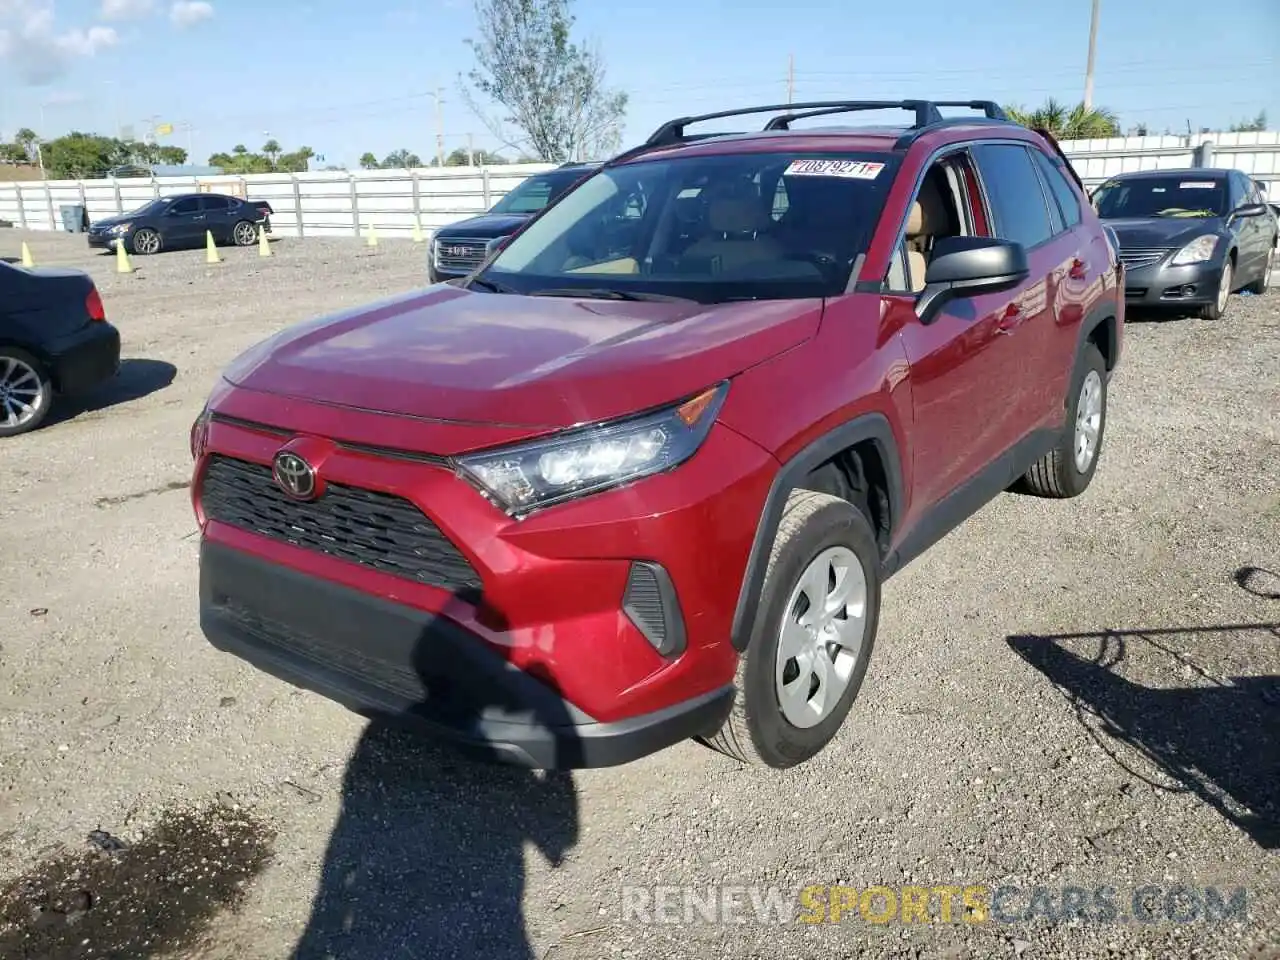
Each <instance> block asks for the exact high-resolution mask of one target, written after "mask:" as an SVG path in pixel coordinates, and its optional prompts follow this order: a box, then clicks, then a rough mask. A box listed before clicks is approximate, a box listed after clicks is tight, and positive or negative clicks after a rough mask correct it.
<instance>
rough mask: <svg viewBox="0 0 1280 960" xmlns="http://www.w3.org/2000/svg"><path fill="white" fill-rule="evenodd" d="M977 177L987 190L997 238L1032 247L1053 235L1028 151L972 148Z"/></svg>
mask: <svg viewBox="0 0 1280 960" xmlns="http://www.w3.org/2000/svg"><path fill="white" fill-rule="evenodd" d="M973 156H974V159H975V160H976V161H977V164H978V174H979V176H981V177H982V182H983V184H984V185H985V186H986V188H987V198H988V199H989V201H990V203H991V212H992V213H993V214H994V215H995V221H996V222H995V233H996V236H998V237H1000V238H1001V239H1004V240H1012V241H1014V242H1015V243H1020V244H1022V245H1023V246H1024V247H1034V246H1037V245H1039V244H1041V243H1044V242H1045V241H1046V240H1048V239H1049V238H1050V237H1052V236H1053V227H1052V225H1051V224H1050V221H1049V210H1048V208H1047V207H1046V206H1045V196H1044V191H1043V190H1041V188H1040V179H1039V178H1038V177H1037V176H1036V171H1035V168H1034V167H1032V165H1031V163H1032V161H1031V155H1030V154H1029V153H1028V152H1027V148H1026V147H1023V146H1020V145H1018V144H1015V143H999V144H996V143H984V144H980V145H978V146H975V147H974V148H973Z"/></svg>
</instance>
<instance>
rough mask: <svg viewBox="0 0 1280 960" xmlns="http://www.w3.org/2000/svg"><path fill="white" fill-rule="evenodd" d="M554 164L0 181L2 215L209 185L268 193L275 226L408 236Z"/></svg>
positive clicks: (104, 210) (92, 207)
mask: <svg viewBox="0 0 1280 960" xmlns="http://www.w3.org/2000/svg"><path fill="white" fill-rule="evenodd" d="M554 167H555V165H554V164H548V163H538V164H510V165H503V166H497V167H487V168H485V167H446V168H444V169H443V170H442V169H439V168H429V169H421V170H360V171H353V172H350V173H348V172H347V171H334V172H327V171H321V172H315V173H298V174H288V173H262V174H252V175H249V176H244V177H233V176H223V177H157V178H155V179H151V180H148V179H143V178H126V179H120V180H37V181H27V182H20V183H2V182H0V220H8V221H10V222H11V223H13V224H14V226H17V227H26V228H27V229H31V230H52V229H59V230H60V229H62V215H61V208H62V207H63V206H65V205H81V206H84V207H85V208H86V210H87V211H88V214H89V220H90V222H92V221H95V220H100V219H102V218H103V217H114V216H116V215H117V214H121V213H125V212H127V211H129V210H135V209H137V208H138V207H140V206H142V205H143V204H144V203H146V202H147V201H148V200H151V199H153V198H155V197H163V196H171V195H173V194H178V193H192V192H194V191H196V190H198V189H210V190H213V191H216V192H219V193H230V194H236V195H239V196H247V197H248V198H249V199H250V200H266V201H267V202H268V203H270V204H271V208H272V210H274V211H275V212H274V214H273V215H272V217H271V229H272V232H274V233H277V234H283V235H285V236H293V237H351V236H363V235H364V234H365V233H366V232H367V231H368V229H369V227H370V226H372V227H373V228H374V229H375V230H376V231H377V233H378V235H379V236H389V237H396V236H401V237H408V236H411V235H412V233H413V224H414V220H415V218H416V219H417V220H418V222H419V223H420V224H421V226H422V229H423V230H424V231H425V232H427V233H428V234H430V232H431V231H432V230H434V229H436V228H438V227H442V226H445V225H446V224H449V223H453V222H454V221H456V220H461V219H463V218H464V217H468V216H474V215H475V214H477V213H481V212H483V211H485V210H487V209H489V207H491V206H493V204H494V203H496V202H497V201H498V200H499V198H501V197H502V196H503V195H504V194H505V193H507V192H508V191H509V190H511V188H512V187H515V186H516V185H517V184H519V183H520V182H521V181H522V180H524V179H525V178H526V177H528V176H530V175H531V174H534V173H541V172H542V171H544V170H551V169H554Z"/></svg>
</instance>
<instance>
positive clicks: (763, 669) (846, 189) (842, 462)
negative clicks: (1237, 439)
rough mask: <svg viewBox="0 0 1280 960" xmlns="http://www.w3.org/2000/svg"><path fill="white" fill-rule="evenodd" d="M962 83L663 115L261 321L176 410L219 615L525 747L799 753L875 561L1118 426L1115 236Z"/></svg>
mask: <svg viewBox="0 0 1280 960" xmlns="http://www.w3.org/2000/svg"><path fill="white" fill-rule="evenodd" d="M939 106H962V104H940V103H934V102H928V101H904V102H901V103H892V104H888V103H870V102H857V101H851V102H823V103H809V104H791V105H786V106H771V107H756V108H752V109H749V110H735V111H729V112H727V113H723V114H712V115H707V116H703V117H685V118H681V119H679V120H675V121H672V122H671V123H668V124H666V125H664V126H663V127H662V128H661V129H660V130H658V131H657V132H656V133H655V134H654V135H653V136H652V137H651V138H650V139H649V140H648V142H647V143H645V144H644V145H643V146H641V147H639V148H637V149H634V150H630V151H628V152H626V153H624V154H621V155H620V156H618V157H616V158H614V159H613V160H611V161H609V162H608V163H606V164H604V165H603V166H602V167H601V168H600V169H599V170H598V171H597V172H596V173H594V174H593V175H591V176H589V177H587V178H586V179H584V180H583V181H582V182H581V183H580V184H579V185H578V186H577V187H575V188H574V189H572V190H571V191H569V192H568V193H567V194H565V195H564V196H563V197H562V198H561V199H560V200H558V201H557V202H556V203H554V204H552V205H551V206H549V207H547V208H546V209H545V210H544V211H543V212H542V213H541V214H539V215H538V216H537V217H535V218H534V219H532V220H531V221H530V222H529V223H527V224H526V225H525V226H524V227H522V228H521V229H520V230H519V232H517V233H516V234H515V235H514V236H513V237H512V238H510V239H509V240H508V241H507V242H506V243H505V245H504V246H502V247H501V249H499V250H497V251H496V252H495V253H493V254H492V255H491V256H490V257H489V258H488V259H487V260H486V262H485V263H484V264H483V265H482V266H481V267H480V268H478V269H477V270H476V271H475V272H473V273H472V274H470V275H469V276H468V277H467V278H465V279H462V280H459V281H455V282H453V283H447V284H438V285H434V286H431V287H428V288H426V289H424V290H417V291H414V292H411V293H407V294H403V295H400V296H395V297H391V298H389V299H386V300H383V301H381V302H379V303H376V304H373V305H371V306H368V307H365V308H362V309H358V310H352V311H348V312H345V313H340V314H337V315H335V316H330V317H326V318H323V319H319V320H314V321H310V322H305V323H302V324H298V325H295V326H293V327H290V328H288V329H286V330H284V331H282V332H281V333H279V334H277V335H276V336H273V337H271V338H269V339H268V340H266V341H265V342H263V343H261V344H259V345H258V346H256V347H254V348H252V349H250V350H249V351H248V352H246V353H245V354H244V355H242V356H241V357H239V358H238V359H237V360H235V361H234V362H233V363H232V364H231V365H230V367H229V368H228V369H227V370H226V371H225V372H224V374H223V376H222V378H221V379H220V381H219V383H218V384H217V386H216V387H215V389H214V390H213V391H212V394H211V396H210V398H209V402H208V405H207V407H206V409H205V411H204V412H202V413H201V415H200V417H199V418H198V419H197V421H196V423H195V424H194V426H193V429H192V438H191V439H192V453H193V456H194V458H195V461H196V465H195V483H194V487H193V501H194V505H195V510H196V515H197V518H198V520H199V524H200V529H201V531H202V533H203V537H202V542H201V552H200V619H201V625H202V627H203V629H204V632H205V634H206V635H207V637H208V638H209V640H210V641H211V642H212V643H213V644H214V645H215V646H217V647H219V648H221V649H223V650H227V651H230V652H232V653H235V654H238V655H239V656H241V657H243V658H245V659H246V660H248V661H250V662H251V663H253V664H255V665H257V666H258V667H260V668H262V669H264V670H266V671H268V672H270V673H272V674H275V675H276V676H279V677H282V678H284V679H286V680H288V681H290V682H292V683H294V684H297V685H301V686H303V687H306V688H309V689H312V690H315V691H318V692H320V693H322V694H324V695H326V696H328V697H330V698H332V699H334V700H337V701H339V702H341V703H344V704H346V705H347V706H348V707H350V708H351V709H353V710H356V711H358V712H360V713H363V714H366V715H370V716H379V717H394V718H397V719H399V720H402V721H406V722H409V723H411V724H414V725H417V726H419V727H421V728H422V729H424V730H427V731H430V732H433V733H438V734H440V735H443V736H447V737H449V738H452V739H454V740H456V741H459V742H461V743H463V744H469V745H471V746H474V747H477V748H480V749H481V750H482V751H483V752H485V753H486V754H488V755H489V756H491V757H497V758H501V759H507V760H510V761H514V762H519V763H524V764H528V765H532V766H537V767H543V768H554V767H578V766H599V765H608V764H615V763H621V762H625V761H628V760H631V759H633V758H636V757H639V756H642V755H644V754H647V753H650V752H652V751H655V750H658V749H661V748H663V747H666V746H668V745H670V744H673V743H676V742H678V741H680V740H682V739H686V738H690V737H692V738H696V739H699V740H701V741H702V742H704V743H707V744H709V745H711V746H714V747H716V748H718V749H720V750H722V751H724V752H725V753H728V754H730V755H731V756H733V757H736V758H738V759H740V760H744V761H754V762H761V763H764V764H768V765H770V766H774V767H786V766H790V765H793V764H796V763H798V762H800V761H803V760H806V759H807V758H809V757H812V756H813V755H814V754H816V753H817V752H818V751H820V750H821V749H822V748H823V747H824V746H825V745H826V744H827V743H828V742H829V741H830V740H831V739H832V737H833V736H834V735H835V733H836V731H837V729H838V728H839V727H840V724H841V723H842V721H843V720H844V718H845V716H846V714H847V713H848V712H849V709H850V706H851V705H852V703H853V700H854V698H855V696H856V695H857V693H858V689H859V687H860V685H861V683H862V680H863V676H864V675H865V673H866V670H867V662H868V659H869V657H870V655H871V648H872V642H873V640H874V638H875V633H876V624H877V620H878V617H879V604H880V590H881V583H882V581H883V580H884V579H885V578H886V577H889V576H891V575H892V574H893V573H894V572H895V571H896V570H899V569H901V568H902V566H903V565H904V564H906V563H908V562H909V561H910V560H911V559H912V558H913V557H916V556H917V555H919V554H920V553H921V551H923V550H925V549H927V548H928V547H929V546H930V545H931V544H933V543H935V542H936V541H937V540H938V539H939V538H941V537H942V536H944V535H945V534H946V533H947V532H948V531H950V530H951V529H953V528H954V527H956V526H957V525H958V524H959V523H961V522H962V521H963V520H964V519H965V518H966V517H968V516H970V515H971V514H973V513H974V512H975V511H976V510H978V509H979V508H980V507H981V506H982V505H983V504H985V503H987V502H988V501H990V500H991V499H992V498H993V497H995V496H996V495H997V494H999V493H1000V492H1001V491H1003V490H1006V489H1008V488H1011V487H1021V488H1024V489H1026V490H1028V491H1030V492H1032V493H1035V494H1039V495H1043V496H1049V497H1071V496H1075V495H1077V494H1079V493H1081V492H1082V491H1083V490H1084V489H1085V488H1086V487H1087V486H1088V485H1089V482H1090V480H1091V479H1092V477H1093V473H1094V470H1095V469H1096V468H1097V464H1098V457H1099V453H1100V452H1101V448H1102V440H1103V431H1104V427H1105V417H1106V398H1107V386H1108V383H1109V381H1110V377H1111V372H1112V371H1113V369H1114V368H1115V366H1116V362H1117V359H1118V357H1119V355H1120V350H1121V342H1122V330H1123V309H1124V307H1123V293H1122V291H1123V289H1124V285H1123V282H1122V277H1121V269H1122V268H1121V267H1120V265H1119V262H1118V260H1117V256H1116V251H1115V249H1114V247H1113V243H1112V241H1111V239H1110V238H1109V237H1108V236H1107V235H1106V233H1105V232H1104V229H1103V227H1102V226H1101V224H1100V223H1099V221H1098V220H1097V219H1096V217H1095V216H1094V214H1093V212H1092V211H1091V210H1090V208H1089V205H1088V202H1087V200H1086V198H1085V196H1084V194H1083V192H1082V191H1081V189H1080V185H1079V182H1078V180H1076V179H1075V175H1074V173H1072V172H1071V169H1070V166H1069V164H1067V163H1066V162H1065V160H1064V158H1063V157H1062V156H1061V154H1060V153H1059V152H1058V151H1057V148H1056V144H1054V143H1052V142H1051V141H1049V140H1047V139H1045V138H1044V137H1042V136H1041V135H1039V134H1038V133H1036V132H1033V131H1031V130H1028V129H1026V128H1024V127H1021V126H1018V125H1016V124H1014V123H1011V122H1009V121H1007V120H1006V119H1004V115H1003V114H1002V113H1001V111H1000V109H999V108H998V107H997V106H995V105H994V104H992V103H989V102H985V101H974V102H971V103H966V104H963V106H966V107H969V108H971V109H975V110H981V111H982V112H983V114H984V115H983V116H975V117H967V118H950V119H944V118H943V117H942V115H941V113H940V111H939V109H938V107H939ZM886 107H892V108H902V109H905V110H907V111H909V112H911V113H913V114H914V122H913V123H910V124H908V125H905V126H903V127H901V128H892V129H886V128H883V127H875V128H835V129H828V128H823V129H812V128H811V129H806V130H793V129H791V125H792V122H793V121H794V120H796V119H798V118H800V117H813V116H819V115H822V114H835V113H848V112H855V111H858V110H866V109H883V108H886ZM760 113H772V114H776V115H775V116H774V117H773V118H772V119H771V120H770V121H769V122H768V125H767V126H766V127H765V128H764V130H762V131H761V130H757V131H755V132H749V133H739V134H714V135H705V134H704V135H696V134H686V133H685V130H686V128H687V127H688V126H689V125H691V124H693V123H694V122H698V121H704V120H710V119H716V118H720V117H726V116H740V115H749V114H760Z"/></svg>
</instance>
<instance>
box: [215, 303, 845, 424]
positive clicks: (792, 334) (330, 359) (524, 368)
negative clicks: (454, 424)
mask: <svg viewBox="0 0 1280 960" xmlns="http://www.w3.org/2000/svg"><path fill="white" fill-rule="evenodd" d="M821 314H822V301H821V300H817V299H815V300H774V301H751V302H746V301H743V302H736V303H726V304H712V305H708V304H698V303H689V302H675V303H665V302H664V303H650V302H635V301H616V300H577V299H564V298H559V297H524V296H516V295H510V294H493V293H479V292H472V291H469V290H463V289H460V288H458V287H453V286H448V285H442V286H439V287H432V288H431V289H429V290H428V291H426V292H421V291H419V292H415V293H413V294H411V295H407V296H403V297H397V298H395V299H391V300H385V301H382V302H381V303H378V304H374V305H372V306H369V307H364V308H361V309H359V310H353V311H348V312H346V313H341V314H337V315H335V316H331V317H324V318H321V319H318V320H312V321H308V322H305V323H301V324H297V325H295V326H292V327H289V328H288V329H286V330H283V331H281V332H280V333H278V334H277V335H276V336H274V337H271V338H270V339H268V340H266V341H264V342H263V343H260V344H259V345H258V346H256V347H253V348H251V349H250V350H249V351H247V352H246V353H245V354H243V355H242V356H240V357H239V358H238V359H237V360H235V361H234V362H233V363H232V364H231V366H230V367H228V368H227V370H226V371H225V373H224V374H223V375H224V377H225V378H226V379H227V380H229V381H231V382H232V383H234V384H236V385H238V386H242V387H246V388H249V389H252V390H260V391H265V392H268V393H276V394H283V395H288V396H294V397H302V398H306V399H308V400H316V401H321V402H325V403H336V404H341V405H344V406H351V407H357V408H362V409H366V410H377V411H379V412H383V413H399V414H405V415H409V416H414V417H425V418H429V419H433V420H450V421H465V422H472V423H489V424H509V425H513V426H547V427H564V426H569V425H571V424H575V423H581V422H583V421H586V420H601V419H607V418H610V417H615V416H622V415H625V414H628V413H632V412H635V411H637V410H642V409H644V408H646V407H651V406H656V405H659V404H662V403H666V402H669V401H671V400H675V399H678V398H680V397H681V396H683V395H685V394H690V393H694V392H696V391H698V390H699V389H701V388H703V387H706V386H709V385H710V384H712V383H715V382H716V381H718V380H722V379H724V378H725V377H729V376H732V375H734V374H736V373H739V372H741V371H742V370H745V369H746V368H747V367H750V366H752V365H754V364H757V363H760V362H761V361H763V360H767V359H768V358H770V357H772V356H775V355H776V354H778V353H781V352H782V351H784V350H786V349H788V348H790V347H793V346H795V345H796V344H798V343H800V342H802V341H803V340H805V339H807V338H809V337H811V336H813V334H814V333H815V332H816V331H817V328H818V322H819V320H820V319H821Z"/></svg>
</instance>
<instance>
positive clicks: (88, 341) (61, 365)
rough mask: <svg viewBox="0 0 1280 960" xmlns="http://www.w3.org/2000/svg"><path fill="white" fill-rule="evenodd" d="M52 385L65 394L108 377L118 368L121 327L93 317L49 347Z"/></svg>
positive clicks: (79, 390)
mask: <svg viewBox="0 0 1280 960" xmlns="http://www.w3.org/2000/svg"><path fill="white" fill-rule="evenodd" d="M49 358H50V361H51V367H52V375H53V382H54V386H55V387H56V388H57V390H58V392H59V393H62V394H65V395H75V394H81V393H84V392H86V391H88V390H91V389H92V388H94V387H96V386H97V385H98V384H100V383H102V382H104V381H106V380H110V379H111V378H112V377H114V376H115V375H116V373H118V372H119V370H120V331H119V330H117V329H116V328H115V327H114V326H112V325H111V324H110V323H108V322H107V321H105V320H95V321H92V322H91V323H89V325H88V326H86V327H84V328H83V329H82V330H80V331H77V332H76V333H75V334H73V335H72V336H70V337H67V338H65V339H64V340H60V341H58V342H57V343H54V344H52V345H51V346H50V347H49Z"/></svg>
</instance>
